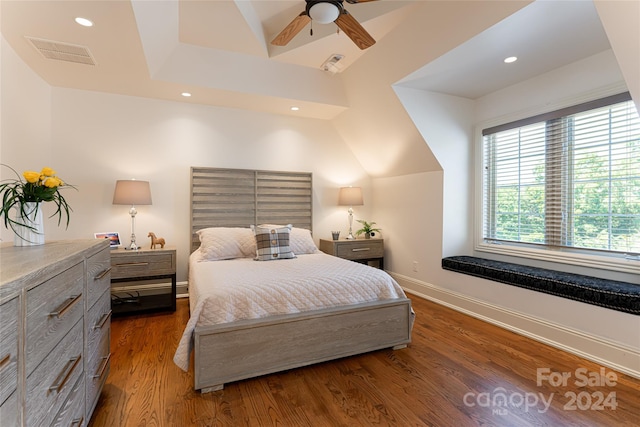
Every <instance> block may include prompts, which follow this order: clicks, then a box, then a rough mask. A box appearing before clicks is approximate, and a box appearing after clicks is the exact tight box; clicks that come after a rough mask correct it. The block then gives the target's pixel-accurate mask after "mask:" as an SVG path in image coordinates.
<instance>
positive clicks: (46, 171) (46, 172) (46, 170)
mask: <svg viewBox="0 0 640 427" xmlns="http://www.w3.org/2000/svg"><path fill="white" fill-rule="evenodd" d="M40 173H41V174H42V175H44V176H54V175H55V174H56V171H54V170H53V169H51V168H47V167H44V168H42V172H40Z"/></svg>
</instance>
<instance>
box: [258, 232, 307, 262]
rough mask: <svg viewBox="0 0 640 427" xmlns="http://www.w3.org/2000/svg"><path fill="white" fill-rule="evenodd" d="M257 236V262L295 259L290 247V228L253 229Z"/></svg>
mask: <svg viewBox="0 0 640 427" xmlns="http://www.w3.org/2000/svg"><path fill="white" fill-rule="evenodd" d="M252 228H253V232H254V233H255V236H256V246H257V251H256V260H258V261H271V260H277V259H290V258H295V257H296V255H295V254H294V253H293V252H292V251H291V247H290V246H289V237H290V236H291V228H290V227H264V226H255V227H252Z"/></svg>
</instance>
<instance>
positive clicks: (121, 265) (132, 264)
mask: <svg viewBox="0 0 640 427" xmlns="http://www.w3.org/2000/svg"><path fill="white" fill-rule="evenodd" d="M145 265H149V263H148V262H123V263H122V264H116V267H142V266H145Z"/></svg>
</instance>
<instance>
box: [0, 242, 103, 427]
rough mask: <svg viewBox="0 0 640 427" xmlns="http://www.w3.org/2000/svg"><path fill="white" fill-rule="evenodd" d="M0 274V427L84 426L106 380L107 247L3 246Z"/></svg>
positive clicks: (80, 244) (73, 244) (92, 244)
mask: <svg viewBox="0 0 640 427" xmlns="http://www.w3.org/2000/svg"><path fill="white" fill-rule="evenodd" d="M0 269H1V271H2V273H1V275H0V425H1V426H2V427H9V426H38V427H40V426H86V425H87V424H88V422H89V419H90V418H91V414H92V413H93V410H94V408H95V405H96V403H97V402H98V398H99V396H100V391H101V390H102V387H103V385H104V383H105V380H106V378H107V375H108V374H109V358H110V347H111V343H110V336H111V308H110V293H109V287H110V271H111V263H110V252H109V243H108V242H107V241H106V240H71V241H57V242H48V243H46V244H44V245H41V246H31V247H14V246H11V245H9V244H3V245H2V246H1V247H0Z"/></svg>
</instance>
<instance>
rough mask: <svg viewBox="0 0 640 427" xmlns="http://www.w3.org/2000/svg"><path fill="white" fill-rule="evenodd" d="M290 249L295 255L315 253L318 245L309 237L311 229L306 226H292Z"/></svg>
mask: <svg viewBox="0 0 640 427" xmlns="http://www.w3.org/2000/svg"><path fill="white" fill-rule="evenodd" d="M290 244H291V250H292V251H293V253H294V254H296V255H304V254H315V253H316V252H318V247H317V246H316V244H315V243H314V242H313V237H311V230H307V229H306V228H295V227H294V228H293V229H291V242H290Z"/></svg>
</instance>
